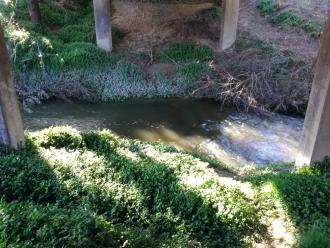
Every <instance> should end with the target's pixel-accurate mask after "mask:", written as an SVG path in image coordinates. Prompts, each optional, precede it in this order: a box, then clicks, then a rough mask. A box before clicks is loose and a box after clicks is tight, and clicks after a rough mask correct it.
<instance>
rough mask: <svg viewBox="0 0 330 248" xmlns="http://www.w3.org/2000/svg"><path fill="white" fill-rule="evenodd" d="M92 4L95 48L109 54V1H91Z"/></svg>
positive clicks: (110, 39)
mask: <svg viewBox="0 0 330 248" xmlns="http://www.w3.org/2000/svg"><path fill="white" fill-rule="evenodd" d="M93 4H94V16H95V29H96V43H97V46H98V47H99V48H100V49H102V50H104V51H106V52H111V51H112V35H111V24H110V0H93Z"/></svg>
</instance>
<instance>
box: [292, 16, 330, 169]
mask: <svg viewBox="0 0 330 248" xmlns="http://www.w3.org/2000/svg"><path fill="white" fill-rule="evenodd" d="M329 155H330V18H329V19H328V22H327V25H326V28H325V31H324V33H323V39H322V44H321V48H320V51H319V55H318V60H317V64H316V70H315V75H314V81H313V85H312V91H311V95H310V98H309V103H308V108H307V113H306V118H305V124H304V129H303V134H302V139H301V144H300V148H299V152H298V156H297V159H296V165H298V166H300V165H304V164H307V165H310V164H312V163H313V162H315V161H318V160H323V159H324V157H325V156H329Z"/></svg>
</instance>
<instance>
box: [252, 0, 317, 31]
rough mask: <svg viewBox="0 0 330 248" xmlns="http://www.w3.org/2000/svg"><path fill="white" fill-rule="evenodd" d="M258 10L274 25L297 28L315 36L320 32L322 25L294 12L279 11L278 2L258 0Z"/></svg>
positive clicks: (276, 0) (275, 0)
mask: <svg viewBox="0 0 330 248" xmlns="http://www.w3.org/2000/svg"><path fill="white" fill-rule="evenodd" d="M258 9H259V10H260V12H261V13H262V14H263V15H267V16H270V18H271V21H272V22H273V23H274V24H281V25H288V26H293V27H299V28H301V29H303V30H304V31H305V32H307V33H310V34H311V35H316V36H317V35H318V34H319V33H321V31H322V25H321V23H319V22H318V21H314V20H309V19H306V18H303V17H302V16H301V15H300V14H299V13H298V12H297V11H294V10H279V1H278V0H259V2H258Z"/></svg>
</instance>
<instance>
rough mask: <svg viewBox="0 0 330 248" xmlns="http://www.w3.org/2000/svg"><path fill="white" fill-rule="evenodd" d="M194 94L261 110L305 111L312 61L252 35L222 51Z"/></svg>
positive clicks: (247, 108) (243, 37)
mask: <svg viewBox="0 0 330 248" xmlns="http://www.w3.org/2000/svg"><path fill="white" fill-rule="evenodd" d="M210 67H211V69H210V70H209V72H208V74H207V75H206V76H205V77H204V78H203V79H202V86H201V87H200V88H199V89H197V90H195V91H194V94H202V95H204V96H208V97H212V98H216V99H217V100H219V101H221V102H222V103H223V104H228V105H235V106H237V107H240V108H242V107H243V108H244V110H246V111H247V110H250V109H252V110H254V111H257V112H269V111H278V112H296V113H303V112H304V111H305V109H306V106H307V103H308V97H309V92H310V85H311V82H312V64H311V63H310V62H307V61H303V60H301V59H297V58H296V57H294V56H293V54H291V53H289V52H286V51H280V50H278V49H276V48H274V47H271V46H270V45H267V44H265V43H263V42H261V41H259V40H256V39H253V38H251V37H247V36H242V37H240V38H239V40H238V42H237V45H236V46H235V47H234V48H233V49H232V50H229V51H226V52H224V53H223V54H221V55H220V56H219V57H218V59H217V60H216V61H215V63H214V64H213V65H210Z"/></svg>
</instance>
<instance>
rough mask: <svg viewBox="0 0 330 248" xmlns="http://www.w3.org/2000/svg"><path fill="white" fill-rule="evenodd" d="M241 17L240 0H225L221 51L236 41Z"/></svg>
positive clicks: (223, 2) (222, 17) (222, 16)
mask: <svg viewBox="0 0 330 248" xmlns="http://www.w3.org/2000/svg"><path fill="white" fill-rule="evenodd" d="M238 18H239V0H223V1H222V15H221V33H220V51H223V50H226V49H228V48H230V47H231V46H232V45H233V44H234V43H235V41H236V35H237V27H238Z"/></svg>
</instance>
